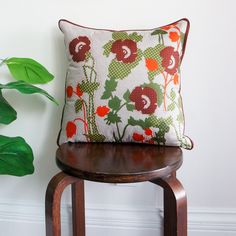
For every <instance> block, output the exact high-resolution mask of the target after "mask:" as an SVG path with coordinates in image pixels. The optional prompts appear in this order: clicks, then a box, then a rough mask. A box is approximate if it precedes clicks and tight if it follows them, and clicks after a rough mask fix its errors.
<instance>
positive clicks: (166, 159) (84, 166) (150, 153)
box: [56, 143, 182, 183]
mask: <svg viewBox="0 0 236 236" xmlns="http://www.w3.org/2000/svg"><path fill="white" fill-rule="evenodd" d="M56 162H57V165H58V166H59V168H60V169H61V170H63V171H64V172H66V173H68V174H70V175H73V176H76V177H79V178H81V179H86V180H91V181H98V182H106V183H131V182H141V181H148V180H151V179H156V178H162V177H163V176H165V177H166V176H168V175H170V174H171V173H172V172H174V171H176V170H177V169H178V168H179V167H180V166H181V164H182V151H181V149H180V148H178V147H157V146H153V145H145V144H141V145H140V144H127V143H126V144H112V143H77V144H63V145H61V146H60V147H59V148H58V150H57V153H56Z"/></svg>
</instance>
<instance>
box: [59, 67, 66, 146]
mask: <svg viewBox="0 0 236 236" xmlns="http://www.w3.org/2000/svg"><path fill="white" fill-rule="evenodd" d="M67 75H68V71H67V72H66V78H65V88H64V91H65V92H64V94H65V95H64V96H65V97H64V106H63V109H62V115H61V126H60V131H59V133H58V135H57V146H60V144H59V141H60V136H61V131H62V122H63V118H64V113H65V107H66V81H67Z"/></svg>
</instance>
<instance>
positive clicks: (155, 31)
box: [151, 29, 167, 35]
mask: <svg viewBox="0 0 236 236" xmlns="http://www.w3.org/2000/svg"><path fill="white" fill-rule="evenodd" d="M158 34H167V32H166V31H165V30H162V29H156V30H154V31H153V32H152V33H151V35H158Z"/></svg>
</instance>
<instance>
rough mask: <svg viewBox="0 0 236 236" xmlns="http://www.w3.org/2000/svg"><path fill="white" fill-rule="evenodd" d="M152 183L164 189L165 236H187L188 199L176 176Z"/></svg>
mask: <svg viewBox="0 0 236 236" xmlns="http://www.w3.org/2000/svg"><path fill="white" fill-rule="evenodd" d="M151 182H152V183H154V184H157V185H159V186H161V187H162V188H163V189H164V236H187V197H186V193H185V190H184V188H183V186H182V184H181V183H180V182H179V180H178V179H177V178H176V174H175V173H173V174H172V175H171V176H169V177H168V178H166V179H156V180H152V181H151Z"/></svg>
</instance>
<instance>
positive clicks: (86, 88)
mask: <svg viewBox="0 0 236 236" xmlns="http://www.w3.org/2000/svg"><path fill="white" fill-rule="evenodd" d="M99 85H100V84H99V83H98V82H90V81H84V80H83V81H82V83H81V84H80V89H81V90H82V91H83V92H84V93H89V94H92V93H94V92H95V91H96V90H97V89H98V87H99Z"/></svg>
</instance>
